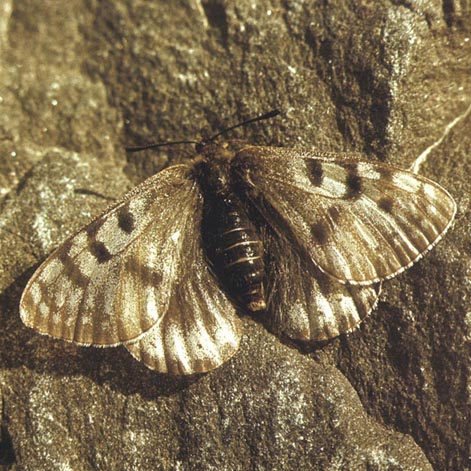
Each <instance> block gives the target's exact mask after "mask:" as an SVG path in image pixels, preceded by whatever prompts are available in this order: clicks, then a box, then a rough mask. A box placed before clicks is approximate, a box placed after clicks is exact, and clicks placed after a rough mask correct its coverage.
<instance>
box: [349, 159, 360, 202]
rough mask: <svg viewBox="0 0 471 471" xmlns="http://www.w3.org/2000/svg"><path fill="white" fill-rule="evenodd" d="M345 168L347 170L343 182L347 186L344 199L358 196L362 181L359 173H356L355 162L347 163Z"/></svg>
mask: <svg viewBox="0 0 471 471" xmlns="http://www.w3.org/2000/svg"><path fill="white" fill-rule="evenodd" d="M345 169H346V170H347V177H346V179H345V184H346V185H347V188H348V190H347V193H346V194H345V199H356V198H359V197H360V195H361V192H362V181H361V177H360V175H358V166H357V164H356V163H355V164H348V165H346V166H345Z"/></svg>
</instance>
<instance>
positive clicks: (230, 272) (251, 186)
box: [20, 110, 456, 375]
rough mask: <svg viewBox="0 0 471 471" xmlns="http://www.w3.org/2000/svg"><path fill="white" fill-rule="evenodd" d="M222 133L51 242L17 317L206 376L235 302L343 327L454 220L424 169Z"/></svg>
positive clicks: (232, 347)
mask: <svg viewBox="0 0 471 471" xmlns="http://www.w3.org/2000/svg"><path fill="white" fill-rule="evenodd" d="M278 113H279V112H278V111H276V110H275V111H273V112H270V113H267V114H265V115H263V116H260V117H257V118H253V119H251V120H248V121H246V122H244V123H241V124H238V125H236V126H233V127H231V128H229V129H228V130H231V129H234V128H235V127H238V126H241V125H245V124H247V123H249V122H254V121H260V120H263V119H267V118H270V117H272V116H275V115H277V114H278ZM228 130H225V131H223V132H221V133H218V134H216V135H215V136H213V137H212V138H209V139H206V140H203V141H202V142H197V143H195V144H196V147H195V148H196V156H195V157H194V159H193V160H192V162H191V163H190V164H182V165H174V166H171V167H168V168H166V169H164V170H162V171H160V172H159V173H157V174H155V175H154V176H152V177H150V178H149V179H147V180H145V181H144V182H143V183H141V184H140V185H138V186H137V187H136V188H135V189H133V190H132V191H130V192H129V193H127V194H126V195H124V197H123V198H122V199H121V200H120V201H118V202H117V203H116V204H114V205H113V206H111V207H110V208H108V209H107V210H106V211H105V212H104V213H103V214H101V215H100V216H98V217H97V218H96V219H95V220H93V221H92V222H91V223H89V224H88V225H87V226H85V227H84V228H83V229H81V230H80V231H79V232H77V233H76V234H75V235H73V236H72V237H70V238H68V239H67V240H66V241H65V242H64V243H63V244H62V245H61V246H59V248H57V249H56V250H55V251H54V252H53V253H52V254H51V255H50V256H49V257H48V258H47V259H46V260H45V261H44V263H43V264H42V265H41V266H40V267H39V268H38V269H37V271H36V272H35V273H34V275H33V276H32V278H31V280H30V281H29V283H28V284H27V286H26V288H25V290H24V293H23V296H22V298H21V303H20V314H21V319H22V321H23V322H24V323H25V324H26V325H27V326H30V327H32V328H34V329H36V330H37V331H38V332H40V333H42V334H48V335H50V336H53V337H56V338H60V339H64V340H68V341H71V342H74V343H76V344H79V345H93V346H99V347H109V346H118V345H124V346H125V347H126V348H127V349H128V351H129V352H130V353H131V354H132V355H133V356H134V357H135V358H136V359H137V360H140V361H142V362H143V363H144V364H145V365H146V366H147V367H149V368H151V369H154V370H157V371H159V372H163V373H170V374H175V375H185V374H194V373H202V372H207V371H210V370H212V369H214V368H216V367H218V366H219V365H221V364H222V363H224V362H225V361H226V360H228V359H229V358H230V357H231V356H232V355H233V354H234V353H235V352H236V350H237V348H238V346H239V341H240V337H241V320H240V318H239V316H238V312H237V311H238V310H242V311H245V312H250V313H252V314H253V315H255V316H257V315H261V314H264V315H266V316H267V317H268V318H269V319H271V321H272V323H273V325H274V327H275V328H276V329H278V330H279V331H280V332H281V334H283V335H286V336H288V337H290V338H293V339H295V340H300V341H323V340H328V339H332V338H334V337H336V336H338V335H340V334H342V333H345V332H349V331H351V330H352V329H354V328H355V327H356V326H357V325H358V324H359V323H360V322H361V321H362V319H364V318H365V317H366V316H367V315H368V314H369V313H370V312H371V310H372V309H373V308H374V306H375V304H376V302H377V298H378V294H379V287H380V283H381V281H383V280H386V279H388V278H392V277H394V276H396V275H398V274H399V273H401V272H403V271H404V270H405V269H407V268H408V267H410V266H411V265H412V264H413V263H415V262H416V261H417V260H419V259H420V258H421V257H422V256H423V255H424V254H425V253H426V252H427V251H428V250H430V249H431V248H432V247H433V246H434V245H435V244H436V243H437V242H438V241H439V240H440V239H441V238H442V237H443V235H444V234H445V232H446V231H447V229H448V228H449V227H450V224H451V223H452V220H453V218H454V216H455V213H456V205H455V202H454V201H453V198H452V197H451V196H450V194H449V193H448V192H447V191H446V190H445V189H443V188H442V187H441V186H440V185H438V184H437V183H434V182H433V181H431V180H429V179H427V178H425V177H423V176H420V175H416V174H414V173H411V172H409V171H407V170H401V169H400V168H397V167H394V166H392V165H387V164H384V163H379V162H374V163H372V162H367V161H363V160H358V159H357V158H355V157H352V156H351V155H349V154H346V155H342V154H337V153H328V152H318V151H311V150H305V151H304V150H295V149H287V148H279V147H261V146H252V145H247V144H241V143H240V141H226V142H223V143H217V142H216V140H217V138H218V137H219V136H220V135H221V134H223V133H224V132H227V131H228ZM183 142H186V141H183ZM189 142H192V141H189ZM156 146H157V145H153V144H151V145H148V146H142V147H138V148H131V149H129V150H132V151H135V150H142V149H145V148H152V147H156Z"/></svg>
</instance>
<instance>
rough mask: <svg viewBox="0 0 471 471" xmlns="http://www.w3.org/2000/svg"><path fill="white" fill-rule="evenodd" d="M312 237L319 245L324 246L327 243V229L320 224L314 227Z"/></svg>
mask: <svg viewBox="0 0 471 471" xmlns="http://www.w3.org/2000/svg"><path fill="white" fill-rule="evenodd" d="M311 235H312V237H313V238H314V240H315V241H316V242H317V243H318V244H319V245H323V244H325V243H326V242H327V229H326V228H325V226H324V225H323V224H322V223H320V222H318V223H317V224H314V225H313V226H312V228H311Z"/></svg>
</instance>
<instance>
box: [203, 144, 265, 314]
mask: <svg viewBox="0 0 471 471" xmlns="http://www.w3.org/2000/svg"><path fill="white" fill-rule="evenodd" d="M220 149H221V150H222V151H223V152H224V154H225V155H220V154H219V155H217V154H215V153H213V152H211V155H209V156H208V158H205V157H206V156H203V159H202V160H201V161H200V162H199V163H197V164H196V170H197V174H198V181H199V183H200V185H201V190H202V193H203V195H204V208H203V221H202V239H203V245H204V248H205V253H206V256H207V258H208V261H209V263H210V265H211V267H212V270H213V271H214V272H215V274H216V276H217V278H218V279H219V280H221V283H222V285H223V287H224V289H225V290H226V291H227V292H228V294H229V295H230V296H232V297H233V298H235V299H237V300H238V301H239V302H241V303H242V304H243V305H244V307H246V308H247V309H248V310H250V311H261V310H264V309H265V307H266V302H265V289H264V280H265V264H264V260H263V244H262V241H261V239H260V237H259V235H258V233H257V230H256V228H255V226H254V224H253V223H252V222H251V221H250V219H249V217H248V215H247V211H246V209H245V206H244V204H243V203H242V201H241V199H240V198H239V196H238V195H237V188H236V185H235V184H234V182H233V179H232V177H231V168H230V160H231V156H230V155H229V151H228V150H226V149H224V148H220ZM211 157H214V158H211Z"/></svg>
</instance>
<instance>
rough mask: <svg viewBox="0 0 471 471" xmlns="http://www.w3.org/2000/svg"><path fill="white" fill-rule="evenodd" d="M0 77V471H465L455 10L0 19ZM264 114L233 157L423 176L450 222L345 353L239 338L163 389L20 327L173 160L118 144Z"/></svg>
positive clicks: (280, 8)
mask: <svg viewBox="0 0 471 471" xmlns="http://www.w3.org/2000/svg"><path fill="white" fill-rule="evenodd" d="M0 64H1V67H0V109H1V111H2V112H1V113H0V322H1V325H2V328H1V329H0V399H1V401H0V403H1V406H2V409H1V414H2V415H1V418H0V419H1V420H0V469H5V470H15V471H20V470H21V471H28V470H34V471H37V470H42V469H48V470H71V471H88V470H108V469H113V470H118V471H119V470H123V471H124V470H131V469H133V470H134V469H135V470H140V471H147V470H149V471H150V470H153V471H155V470H183V471H186V470H191V471H193V470H213V469H214V470H218V471H221V470H244V471H246V470H283V471H289V470H299V469H310V470H369V471H370V470H388V471H389V470H411V471H412V470H420V471H422V470H432V469H434V470H436V471H443V470H445V471H447V470H449V471H451V470H470V469H471V463H470V458H469V455H470V445H471V444H470V441H471V438H470V437H471V430H470V429H471V417H470V415H471V414H470V409H469V404H470V390H471V387H470V345H471V327H470V326H471V314H470V312H471V311H470V309H469V307H468V305H469V299H470V298H471V285H470V282H469V279H470V278H469V272H470V253H471V245H470V242H469V240H470V237H469V227H470V217H471V216H470V214H471V213H470V209H469V208H470V196H469V195H470V194H471V183H470V179H469V175H470V174H471V171H470V170H471V169H470V162H471V159H470V155H471V140H470V136H471V133H470V130H471V111H470V109H471V108H470V106H471V74H470V70H471V6H470V5H469V3H468V2H463V1H461V2H455V1H446V2H438V1H436V0H424V1H421V2H409V1H404V2H399V1H394V2H388V1H385V0H380V1H377V2H367V1H362V2H347V1H342V0H333V1H331V2H309V1H302V0H271V1H269V0H262V1H258V2H254V1H248V0H241V1H238V2H227V1H222V0H203V1H201V0H188V1H187V2H166V1H163V0H158V1H153V2H147V1H143V0H128V1H122V0H118V1H109V0H100V1H97V0H73V1H70V2H67V5H66V4H65V3H64V2H55V1H53V0H43V1H38V0H21V1H19V0H4V1H3V2H2V5H1V7H0ZM274 107H278V108H280V109H282V110H283V113H284V117H283V119H276V120H273V121H271V122H270V123H266V124H264V125H261V124H260V125H256V126H253V127H248V128H244V129H242V130H241V129H239V130H237V131H235V132H234V135H235V137H241V138H242V137H243V138H246V139H247V140H249V141H251V142H253V143H254V144H265V145H283V146H298V147H301V148H307V147H312V146H316V147H322V148H324V149H326V150H331V151H338V150H349V151H360V152H364V153H366V154H367V155H368V158H371V159H380V160H383V161H387V162H390V163H394V164H397V165H400V166H402V167H409V166H412V165H413V164H414V162H417V157H419V156H422V157H423V158H421V159H419V162H421V164H420V168H419V170H420V172H421V173H422V174H424V175H426V176H429V177H431V178H433V179H434V180H436V181H438V182H439V183H441V184H442V185H443V186H445V187H446V188H447V189H448V190H449V191H450V192H451V193H452V194H453V196H454V197H455V198H456V200H457V202H458V206H459V212H458V217H457V220H456V223H455V225H454V228H453V229H452V230H451V231H450V233H449V234H448V235H447V236H446V238H445V239H444V240H443V241H442V242H441V243H440V244H439V245H438V246H437V247H436V248H435V249H434V250H433V251H432V252H431V253H430V254H428V255H427V256H426V257H425V258H424V259H423V260H422V261H420V262H419V263H418V264H417V265H415V266H414V267H413V268H412V269H410V270H408V271H407V272H406V273H404V274H403V275H401V276H399V277H398V278H397V279H394V280H392V281H388V282H386V283H384V289H383V294H382V297H381V301H380V303H379V306H378V308H377V309H376V310H375V311H374V313H373V314H372V315H371V316H370V317H369V318H368V319H366V321H365V322H364V323H363V325H362V326H361V327H360V328H359V329H357V330H356V331H355V332H353V333H352V334H350V335H348V336H342V337H341V338H339V339H336V340H334V341H333V342H330V343H329V344H328V345H326V346H324V347H323V348H318V349H316V350H313V351H305V350H302V349H299V348H295V347H294V346H289V345H285V344H283V343H282V342H280V340H279V339H278V338H276V337H275V336H273V335H272V334H271V333H269V332H268V331H267V330H266V329H265V328H264V327H263V325H262V324H260V323H258V322H256V319H255V320H254V319H250V318H245V321H244V323H245V332H246V333H245V336H244V339H243V342H242V344H241V347H240V350H239V352H238V353H237V355H236V356H235V357H234V358H233V359H231V360H230V361H229V362H227V363H226V364H225V365H223V366H222V367H221V368H219V369H217V370H216V371H214V372H212V373H209V374H207V375H203V376H200V377H197V378H185V379H177V378H172V377H166V376H164V375H158V374H156V373H153V372H151V371H149V370H147V369H146V368H145V367H144V366H142V365H141V364H139V363H137V362H136V361H135V360H133V359H132V358H131V357H130V356H129V354H128V353H127V352H126V351H125V350H124V349H123V348H113V349H93V348H81V347H76V346H73V345H70V344H66V343H64V342H60V341H56V340H52V339H50V338H46V337H42V336H40V335H38V334H36V333H35V332H33V331H31V330H29V329H27V328H26V327H24V326H23V325H22V324H21V321H20V319H19V314H18V303H19V299H20V296H21V292H22V289H23V288H24V286H25V284H26V282H27V280H28V278H29V276H30V275H31V274H32V272H33V271H34V268H35V267H36V266H37V265H38V263H40V262H41V261H42V260H44V257H45V256H46V255H47V253H49V252H50V251H51V250H52V249H53V248H54V247H55V246H56V245H57V244H59V243H60V242H61V241H62V240H63V239H64V238H65V237H66V236H67V235H69V234H71V233H73V232H74V231H75V230H77V229H78V228H79V227H80V226H81V225H83V224H84V223H85V222H86V221H87V219H89V218H90V217H92V216H93V215H95V214H97V213H99V212H100V211H101V210H102V209H104V207H106V206H107V204H109V201H108V199H114V198H117V197H118V196H119V195H120V194H121V193H123V192H124V191H125V190H126V189H127V188H129V187H131V186H132V185H133V184H136V183H137V182H139V181H140V180H142V179H143V178H145V177H148V176H150V175H151V174H152V173H153V172H155V171H157V170H158V169H160V168H162V167H163V166H164V165H165V164H167V163H175V162H178V161H183V160H185V159H186V158H188V156H189V155H190V153H191V152H190V150H189V149H186V148H180V147H172V148H168V149H162V150H161V151H160V152H153V153H152V152H144V153H143V154H142V155H137V154H136V155H129V156H127V157H126V155H125V152H124V149H123V146H124V145H125V144H140V143H144V142H149V141H164V140H172V139H182V138H183V139H194V138H198V137H199V136H201V135H202V134H204V133H206V132H209V131H210V130H219V129H221V128H223V127H224V126H225V125H228V124H232V123H234V122H236V121H238V120H240V119H242V118H246V117H248V116H253V115H254V114H257V113H261V112H265V111H267V110H270V109H272V108H274ZM426 149H429V150H430V152H428V153H426V154H424V151H425V150H426ZM81 190H87V191H81Z"/></svg>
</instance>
